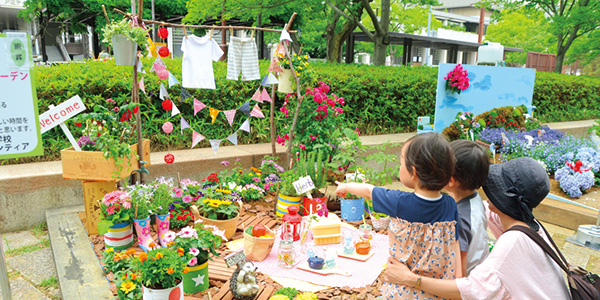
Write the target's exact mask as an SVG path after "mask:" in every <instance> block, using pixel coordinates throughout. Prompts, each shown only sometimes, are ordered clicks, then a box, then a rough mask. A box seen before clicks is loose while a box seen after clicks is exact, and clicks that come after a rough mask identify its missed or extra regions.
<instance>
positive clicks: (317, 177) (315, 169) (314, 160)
mask: <svg viewBox="0 0 600 300" xmlns="http://www.w3.org/2000/svg"><path fill="white" fill-rule="evenodd" d="M326 159H327V158H326V154H325V153H323V152H322V151H317V152H314V151H313V152H308V153H303V154H302V155H301V156H300V160H299V161H298V163H297V164H296V169H297V172H298V173H299V174H300V175H301V176H302V177H304V176H310V178H311V180H312V182H313V183H314V185H315V188H314V189H312V190H311V191H310V192H309V193H310V197H306V196H305V197H304V200H303V205H302V207H301V209H300V212H301V213H304V214H305V215H307V214H310V213H311V212H316V211H317V210H318V209H319V208H320V207H319V206H325V205H327V198H326V197H325V188H326V186H327V172H328V170H327V169H328V168H327V163H326Z"/></svg>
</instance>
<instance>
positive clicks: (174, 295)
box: [142, 280, 183, 300]
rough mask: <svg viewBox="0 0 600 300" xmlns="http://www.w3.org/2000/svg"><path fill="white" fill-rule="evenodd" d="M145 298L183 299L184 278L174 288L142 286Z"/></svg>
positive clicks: (145, 299) (151, 299)
mask: <svg viewBox="0 0 600 300" xmlns="http://www.w3.org/2000/svg"><path fill="white" fill-rule="evenodd" d="M142 299H143V300H183V280H182V281H181V282H180V283H179V284H178V285H177V286H174V287H172V288H168V289H161V290H156V289H151V288H147V287H145V286H142Z"/></svg>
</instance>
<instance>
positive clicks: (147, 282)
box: [132, 248, 189, 300]
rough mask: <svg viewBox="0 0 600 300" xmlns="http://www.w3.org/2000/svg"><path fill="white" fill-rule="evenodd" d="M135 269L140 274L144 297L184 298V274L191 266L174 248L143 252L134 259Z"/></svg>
mask: <svg viewBox="0 0 600 300" xmlns="http://www.w3.org/2000/svg"><path fill="white" fill-rule="evenodd" d="M132 264H133V270H134V271H135V272H136V273H137V274H139V280H140V282H141V284H142V293H143V297H144V299H153V300H154V299H156V300H158V299H177V300H183V279H182V277H183V275H184V274H185V273H187V272H189V268H188V267H187V266H186V265H185V262H184V261H183V260H182V259H181V256H180V255H179V252H178V251H177V250H175V249H173V248H158V249H154V250H151V251H149V252H142V253H140V254H139V255H138V257H137V259H133V261H132Z"/></svg>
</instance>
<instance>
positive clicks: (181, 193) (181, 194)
mask: <svg viewBox="0 0 600 300" xmlns="http://www.w3.org/2000/svg"><path fill="white" fill-rule="evenodd" d="M173 192H175V194H173V197H175V198H181V196H183V190H182V189H178V188H173Z"/></svg>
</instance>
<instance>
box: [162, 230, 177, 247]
mask: <svg viewBox="0 0 600 300" xmlns="http://www.w3.org/2000/svg"><path fill="white" fill-rule="evenodd" d="M176 237H177V235H176V234H175V232H173V231H169V232H167V233H165V234H163V236H162V240H163V242H164V243H165V244H168V243H170V242H172V241H174V240H175V238H176Z"/></svg>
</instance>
